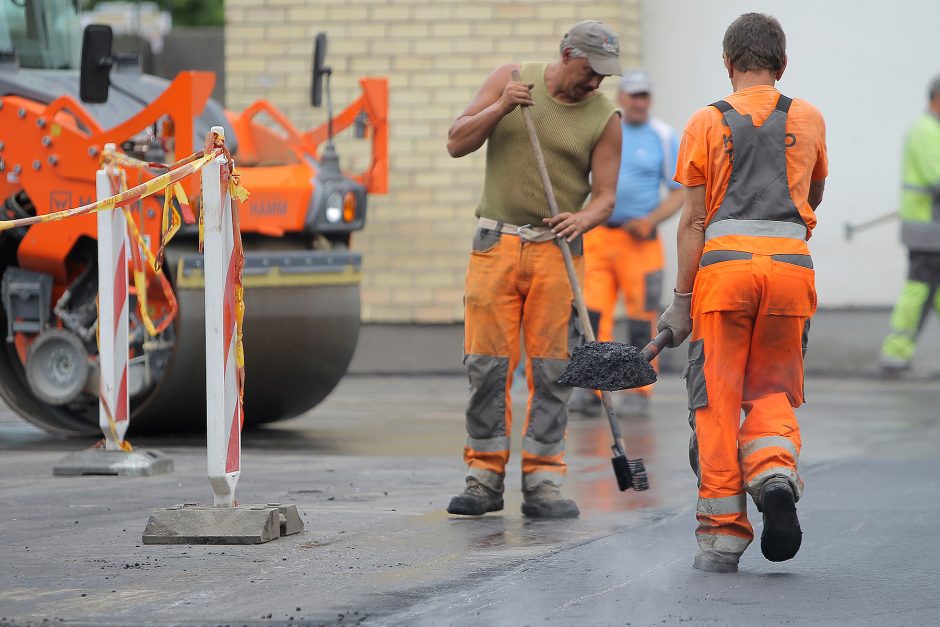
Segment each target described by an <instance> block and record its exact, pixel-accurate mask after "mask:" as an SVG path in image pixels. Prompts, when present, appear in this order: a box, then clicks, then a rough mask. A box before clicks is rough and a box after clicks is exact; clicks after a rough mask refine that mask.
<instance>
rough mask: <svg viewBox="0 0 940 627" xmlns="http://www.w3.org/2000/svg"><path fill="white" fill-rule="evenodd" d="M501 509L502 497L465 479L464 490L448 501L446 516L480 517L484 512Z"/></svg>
mask: <svg viewBox="0 0 940 627" xmlns="http://www.w3.org/2000/svg"><path fill="white" fill-rule="evenodd" d="M501 509H503V495H502V494H500V493H499V492H497V491H496V490H492V489H490V488H488V487H486V486H485V485H483V484H482V483H480V482H479V481H477V480H476V479H474V478H473V477H467V487H466V489H465V490H464V491H463V492H461V493H460V494H458V495H457V496H455V497H454V498H452V499H451V500H450V505H448V506H447V513H448V514H459V515H461V516H482V515H483V514H485V513H486V512H498V511H500V510H501Z"/></svg>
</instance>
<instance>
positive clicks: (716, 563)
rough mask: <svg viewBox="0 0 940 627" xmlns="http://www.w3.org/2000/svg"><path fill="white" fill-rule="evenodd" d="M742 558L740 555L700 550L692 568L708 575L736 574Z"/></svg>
mask: <svg viewBox="0 0 940 627" xmlns="http://www.w3.org/2000/svg"><path fill="white" fill-rule="evenodd" d="M740 558H741V556H740V555H738V554H736V553H728V552H727V551H715V550H712V549H699V551H698V553H696V554H695V559H694V560H692V567H693V568H697V569H699V570H704V571H705V572H707V573H736V572H738V560H739V559H740Z"/></svg>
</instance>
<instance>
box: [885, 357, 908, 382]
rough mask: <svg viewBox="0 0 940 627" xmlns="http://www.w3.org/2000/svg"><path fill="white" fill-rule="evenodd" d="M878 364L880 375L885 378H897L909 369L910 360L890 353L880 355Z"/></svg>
mask: <svg viewBox="0 0 940 627" xmlns="http://www.w3.org/2000/svg"><path fill="white" fill-rule="evenodd" d="M878 365H879V366H880V367H881V376H882V377H883V378H885V379H898V378H900V377H901V375H903V374H904V373H905V372H907V371H908V370H910V369H911V362H910V360H908V359H902V358H901V357H894V356H892V355H882V356H881V359H880V360H879V362H878Z"/></svg>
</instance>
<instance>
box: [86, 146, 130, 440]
mask: <svg viewBox="0 0 940 627" xmlns="http://www.w3.org/2000/svg"><path fill="white" fill-rule="evenodd" d="M109 148H110V149H111V151H113V150H114V145H113V144H109V145H107V146H105V150H108V149H109ZM105 167H106V168H110V167H113V166H110V165H107V166H105ZM95 185H96V188H97V195H98V200H103V199H105V198H109V197H110V196H112V195H114V194H115V193H117V192H118V191H120V190H113V189H112V188H111V180H110V178H109V176H108V172H107V170H105V169H102V170H98V171H97V172H96V174H95ZM97 216H98V272H99V275H98V365H99V369H100V373H101V379H100V385H101V387H100V400H99V401H98V424H99V425H100V426H101V431H102V433H104V439H105V448H106V449H107V450H109V451H120V450H123V447H122V444H123V443H124V434H125V433H127V425H128V418H129V416H130V401H129V400H128V396H127V374H128V373H127V355H128V351H127V342H128V338H127V335H128V326H127V325H128V323H127V315H128V314H127V308H128V302H127V222H126V221H125V219H124V212H123V211H121V210H120V209H113V210H111V211H99V212H98V214H97ZM106 405H107V406H106ZM109 416H110V418H109ZM112 421H113V428H112Z"/></svg>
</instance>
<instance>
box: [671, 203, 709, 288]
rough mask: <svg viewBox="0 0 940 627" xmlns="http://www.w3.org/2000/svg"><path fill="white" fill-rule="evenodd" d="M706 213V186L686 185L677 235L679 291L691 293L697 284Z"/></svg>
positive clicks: (677, 283)
mask: <svg viewBox="0 0 940 627" xmlns="http://www.w3.org/2000/svg"><path fill="white" fill-rule="evenodd" d="M706 215H707V212H706V209H705V186H704V185H697V186H695V187H686V188H685V204H684V205H683V207H682V216H681V217H680V218H679V231H678V237H677V240H678V250H677V252H678V255H679V274H678V275H677V276H676V291H677V292H679V293H683V294H688V293H690V292H691V291H692V286H693V285H694V284H695V275H696V274H697V273H698V264H699V262H701V260H702V250H703V249H704V248H705V217H706Z"/></svg>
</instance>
